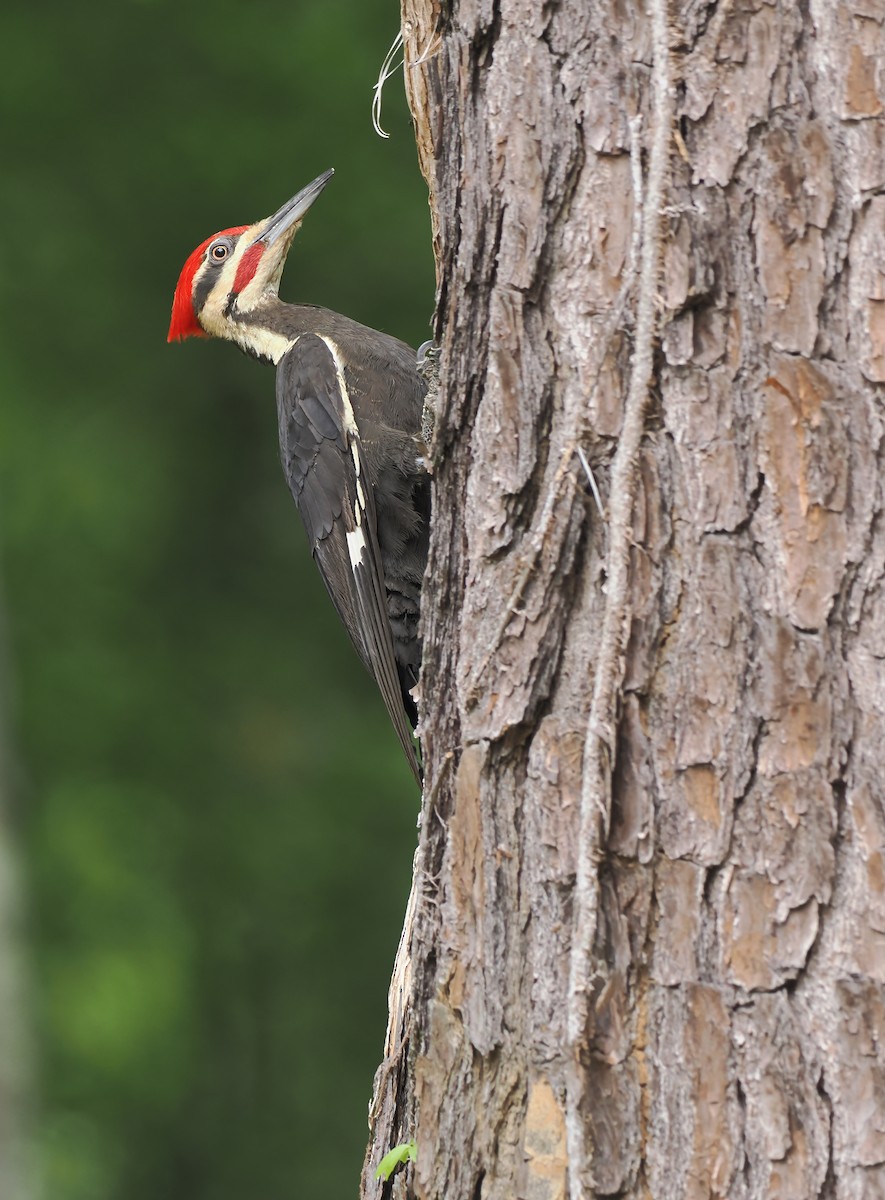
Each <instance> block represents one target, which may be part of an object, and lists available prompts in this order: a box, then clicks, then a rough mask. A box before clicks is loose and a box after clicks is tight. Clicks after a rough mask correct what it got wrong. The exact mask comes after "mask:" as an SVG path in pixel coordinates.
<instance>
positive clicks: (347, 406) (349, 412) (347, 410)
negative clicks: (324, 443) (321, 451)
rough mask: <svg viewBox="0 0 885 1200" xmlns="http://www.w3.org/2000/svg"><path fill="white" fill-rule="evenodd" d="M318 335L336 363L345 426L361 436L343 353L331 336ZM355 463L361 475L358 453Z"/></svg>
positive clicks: (354, 434) (356, 435)
mask: <svg viewBox="0 0 885 1200" xmlns="http://www.w3.org/2000/svg"><path fill="white" fill-rule="evenodd" d="M317 337H318V338H319V339H320V341H321V342H325V343H326V346H327V347H328V350H329V353H330V354H331V355H332V361H333V362H334V363H335V375H336V377H337V379H338V388H339V390H340V392H341V402H342V404H343V406H344V428H345V429H346V430H347V432H348V433H349V434H350V435H351V437H359V435H360V431H359V430H358V429H357V425H356V417H355V416H354V415H353V405H352V404H351V403H350V396H348V394H347V384H346V383H345V382H344V367H343V366H342V365H341V355H340V353H339V351H338V347H337V346H336V345H335V343H334V342H333V341H332V339H331V338H328V337H323V335H322V334H321V333H318V334H317ZM353 463H354V466H355V467H356V473H357V475H359V473H360V469H359V465H358V463H357V457H356V455H354V459H353Z"/></svg>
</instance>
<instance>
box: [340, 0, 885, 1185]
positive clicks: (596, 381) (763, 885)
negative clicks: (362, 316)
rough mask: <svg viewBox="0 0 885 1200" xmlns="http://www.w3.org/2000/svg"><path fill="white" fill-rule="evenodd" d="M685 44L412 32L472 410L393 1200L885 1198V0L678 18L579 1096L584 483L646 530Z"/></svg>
mask: <svg viewBox="0 0 885 1200" xmlns="http://www.w3.org/2000/svg"><path fill="white" fill-rule="evenodd" d="M652 11H653V9H652V7H651V5H649V6H648V7H646V6H644V5H642V4H640V3H634V2H633V0H626V2H625V0H596V2H594V3H593V4H592V5H591V4H586V3H584V2H583V0H553V2H552V3H548V4H538V3H536V2H535V0H532V2H531V3H528V2H526V0H444V2H443V0H404V10H403V20H404V25H403V28H404V32H405V47H406V61H407V64H417V65H411V66H409V65H407V67H406V80H407V85H408V88H409V94H410V103H411V107H412V111H413V114H414V116H415V120H416V133H417V139H418V149H419V156H420V160H421V164H422V169H423V170H424V173H425V176H426V178H427V181H428V185H429V188H430V194H431V210H432V213H433V221H434V241H435V249H436V253H437V264H438V280H439V283H438V296H437V337H438V340H441V341H442V344H443V357H442V362H443V379H442V387H441V393H442V394H441V411H440V413H439V416H438V420H437V446H436V456H437V460H438V466H437V469H436V475H435V497H434V529H433V541H432V547H431V563H430V568H429V571H428V580H429V583H428V586H427V595H428V598H429V603H428V605H427V606H426V612H425V625H426V628H425V656H426V666H425V673H424V685H423V686H424V692H425V695H424V711H425V722H426V726H427V728H426V731H425V737H424V746H425V754H426V762H427V786H426V796H425V813H424V821H423V825H422V831H421V841H420V845H419V850H418V855H417V858H416V885H415V889H414V893H413V902H414V916H413V919H412V921H411V923H410V925H409V927H408V940H407V945H406V946H405V950H406V951H407V953H404V954H403V955H402V956H401V959H400V965H401V966H402V967H403V968H405V969H404V970H403V971H402V972H401V973H400V975H399V976H398V988H397V990H396V991H395V993H394V1000H395V1004H394V1014H393V1020H392V1026H391V1031H390V1039H389V1043H388V1048H387V1058H386V1060H385V1063H384V1066H383V1068H382V1069H381V1071H380V1072H379V1075H378V1078H377V1081H376V1083H377V1086H376V1095H375V1101H374V1105H373V1110H372V1143H371V1145H370V1148H369V1152H368V1156H367V1169H366V1172H365V1175H364V1180H363V1192H362V1194H363V1195H364V1196H366V1197H369V1196H371V1197H376V1196H382V1195H384V1196H392V1197H397V1198H398V1200H403V1198H405V1197H415V1198H419V1197H420V1198H421V1200H513V1198H514V1197H517V1198H520V1200H522V1198H525V1200H555V1198H556V1200H565V1198H566V1197H569V1200H577V1197H578V1196H579V1195H580V1194H581V1193H583V1195H584V1196H586V1197H601V1196H610V1195H620V1196H624V1197H630V1198H634V1197H635V1198H636V1200H639V1198H640V1197H649V1196H652V1197H655V1200H684V1198H689V1200H706V1198H707V1197H729V1198H734V1200H754V1198H756V1197H779V1198H791V1197H795V1198H796V1200H808V1198H810V1197H825V1198H829V1200H837V1198H838V1200H861V1198H862V1200H872V1198H874V1197H878V1196H885V1050H883V1046H885V986H883V985H885V863H883V848H885V749H883V747H885V582H883V579H885V521H883V520H882V508H883V490H882V485H881V483H880V480H881V478H882V459H883V442H882V413H883V398H885V397H883V388H882V385H883V383H885V285H883V282H882V281H883V279H885V205H883V203H882V196H881V195H880V194H879V193H881V192H885V82H883V80H885V74H883V65H885V64H883V46H885V3H883V0H854V3H839V4H836V3H832V2H831V0H826V3H825V2H824V0H809V2H808V3H806V4H803V5H801V6H800V5H795V4H792V3H787V2H786V0H781V2H776V0H771V2H766V0H718V3H716V2H712V0H711V2H709V3H708V2H704V0H701V2H700V3H699V2H698V0H673V2H671V3H670V4H669V10H668V15H669V27H668V35H669V36H668V41H669V52H670V60H671V76H672V80H673V87H674V90H673V93H672V94H673V103H674V109H675V111H674V121H673V126H672V138H671V141H670V146H669V164H668V165H669V171H670V181H669V184H668V188H667V195H666V207H665V210H664V212H663V214H662V221H663V226H662V232H663V234H664V237H663V243H662V255H663V269H662V271H661V273H660V282H659V289H658V291H659V294H658V297H657V304H658V306H659V315H658V329H659V340H658V344H657V350H656V355H655V364H654V373H655V389H654V400H653V406H652V411H651V412H650V413H649V419H648V423H647V427H646V436H645V438H644V440H643V442H642V448H641V451H640V454H639V459H638V476H637V484H638V486H637V492H636V497H635V501H634V503H633V505H632V513H631V514H630V524H631V525H632V545H631V548H630V558H629V572H628V596H627V610H628V612H629V614H630V618H629V629H628V636H627V638H626V645H625V647H624V649H623V658H622V678H623V682H622V684H621V688H620V702H619V705H618V706H617V710H616V711H615V710H613V712H612V717H613V719H614V720H615V721H616V729H615V730H613V735H612V736H613V741H614V756H613V764H612V766H613V774H612V778H611V822H610V828H609V830H608V833H607V837H605V838H604V840H603V841H602V844H601V845H600V847H599V855H598V868H597V880H598V887H597V900H596V904H595V908H594V913H593V917H594V921H595V928H594V937H593V942H592V945H591V946H590V949H589V954H590V958H589V965H590V970H589V972H588V980H589V987H588V988H587V989H586V992H585V993H584V996H585V1000H586V1007H585V1008H584V1011H583V1013H582V1017H583V1018H584V1019H583V1020H582V1022H581V1023H580V1028H578V1029H577V1030H576V1031H575V1033H576V1040H577V1049H578V1056H577V1060H575V1058H574V1056H573V1054H572V1046H571V1044H570V1039H569V1036H568V1028H567V1016H568V997H569V961H570V955H571V953H572V950H573V942H572V931H573V928H574V921H575V915H576V899H575V883H576V875H577V873H578V870H579V867H580V864H581V861H582V854H586V852H587V847H586V844H584V845H582V842H581V837H580V807H581V796H582V790H583V789H584V788H585V786H586V785H585V779H584V763H585V758H586V755H587V743H586V737H585V735H586V731H587V723H588V717H589V709H590V701H591V696H592V694H593V688H594V682H595V678H596V676H595V671H596V667H597V664H598V662H599V657H600V639H601V635H602V626H603V621H604V613H605V607H606V588H607V587H610V586H611V580H610V579H609V578H608V577H607V576H606V573H605V564H606V561H607V556H608V554H609V544H608V542H609V538H613V537H614V532H613V528H612V526H611V525H609V526H607V525H605V524H603V522H601V521H600V519H599V518H598V516H597V515H596V513H595V510H594V508H593V506H592V501H590V500H589V498H588V497H587V495H586V494H585V485H584V480H583V475H582V472H581V469H580V467H579V465H578V463H577V459H576V456H575V453H574V448H575V445H576V443H577V444H580V445H581V447H582V448H583V450H584V451H585V452H586V454H587V457H588V459H589V461H590V462H591V464H592V466H593V470H594V473H595V475H596V478H597V479H598V481H599V483H600V488H601V491H602V494H603V497H604V499H605V500H606V502H607V504H608V505H609V511H611V504H612V500H613V495H612V462H613V459H614V456H615V455H616V452H617V446H618V442H619V439H620V438H621V437H622V436H623V430H624V425H625V399H626V397H627V395H628V392H629V384H630V378H631V362H632V360H633V357H634V355H635V354H636V350H637V344H638V343H639V341H640V330H639V328H638V327H637V325H636V324H635V316H634V314H635V312H636V301H637V283H636V274H635V271H634V270H633V263H634V261H635V257H636V247H635V244H634V230H635V228H636V225H637V222H638V220H639V217H640V214H639V213H638V212H637V211H636V207H637V206H636V201H635V195H636V183H635V180H636V175H637V170H636V168H637V166H641V168H642V178H643V179H646V178H647V176H648V172H649V167H650V162H649V157H648V154H649V146H650V141H649V138H650V136H651V134H652V132H653V130H654V128H655V123H654V120H653V117H652V104H653V87H652V69H653V60H654V55H653V48H652V47H653V44H652ZM419 59H420V60H421V61H420V62H419ZM637 151H639V153H637ZM640 158H641V162H640ZM397 997H401V999H400V1000H398V999H397ZM573 1011H574V1010H573ZM575 1062H576V1064H577V1065H576V1067H574V1066H573V1064H574V1063H575ZM570 1071H574V1072H575V1074H574V1076H573V1077H570V1074H569V1072H570ZM570 1082H571V1083H572V1096H573V1098H574V1097H575V1096H577V1117H576V1126H575V1128H576V1129H577V1131H578V1140H579V1143H581V1153H580V1154H579V1155H576V1154H574V1153H573V1154H571V1155H570V1153H569V1138H568V1096H569V1083H570ZM409 1138H414V1139H415V1141H416V1143H417V1147H418V1159H417V1163H415V1164H414V1165H412V1166H409V1167H407V1168H405V1169H401V1170H400V1171H399V1172H397V1174H395V1175H394V1176H393V1178H392V1179H391V1180H390V1182H389V1183H388V1184H386V1185H382V1184H381V1183H379V1182H377V1181H375V1180H374V1178H373V1169H374V1166H375V1165H376V1164H377V1162H378V1160H379V1159H380V1157H381V1155H382V1154H383V1153H384V1152H385V1151H386V1150H388V1149H389V1148H390V1147H391V1146H393V1145H395V1144H397V1143H399V1142H404V1141H407V1140H408V1139H409ZM570 1158H571V1162H570V1161H569V1160H570ZM576 1159H578V1160H579V1161H576Z"/></svg>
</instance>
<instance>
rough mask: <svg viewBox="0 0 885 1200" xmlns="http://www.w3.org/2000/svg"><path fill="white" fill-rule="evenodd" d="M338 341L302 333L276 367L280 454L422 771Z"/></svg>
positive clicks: (351, 628)
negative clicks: (333, 343) (336, 347)
mask: <svg viewBox="0 0 885 1200" xmlns="http://www.w3.org/2000/svg"><path fill="white" fill-rule="evenodd" d="M343 375H344V373H343V371H341V370H340V364H339V363H337V362H336V359H335V354H334V348H333V347H332V346H331V345H330V344H329V342H328V341H327V339H325V338H323V337H320V336H318V335H316V334H303V335H302V336H301V337H299V338H298V339H297V340H296V341H295V343H294V345H293V346H292V348H291V349H290V350H289V351H288V352H287V353H286V354H285V355H284V356H283V357H282V358H281V359H280V362H279V364H278V366H277V413H278V416H279V428H280V457H281V459H282V464H283V471H284V472H285V475H286V480H287V482H288V484H289V488H290V491H291V492H292V496H293V497H294V500H295V503H296V504H297V506H298V511H299V512H300V513H301V518H302V520H303V522H304V527H305V529H306V531H307V536H308V539H309V541H310V547H311V550H312V552H313V555H314V558H315V560H316V563H317V566H318V567H319V570H320V574H321V575H322V577H323V581H324V583H325V585H326V588H327V590H328V592H329V595H330V597H331V599H332V602H333V604H334V605H335V608H336V609H337V611H338V615H339V616H340V617H341V620H342V621H343V622H344V625H345V627H346V628H347V631H348V633H349V634H350V637H351V640H352V641H353V644H354V646H355V647H356V650H357V653H358V654H359V656H360V658H361V659H362V660H363V663H364V664H365V666H366V667H367V668H368V670H369V672H370V673H371V675H372V676H373V677H374V679H375V682H376V683H377V685H378V688H379V690H380V692H381V696H382V698H383V700H384V703H385V705H386V707H387V711H388V713H389V715H390V719H391V721H392V722H393V726H394V729H395V730H396V733H397V736H398V738H399V741H400V744H401V745H402V748H403V751H404V752H405V755H406V758H407V759H408V762H409V765H410V766H411V768H412V770H413V771H414V773H415V777H416V779H418V781H419V783H420V779H421V773H420V768H419V766H418V760H417V757H416V754H415V746H414V742H413V740H412V731H411V726H410V723H409V721H408V718H407V716H406V712H405V707H404V703H403V696H402V691H401V685H400V679H399V673H398V671H397V666H396V659H395V657H394V649H393V637H392V634H391V628H390V616H389V613H388V596H387V591H386V587H385V579H384V568H383V564H382V558H381V550H380V547H379V544H378V532H377V519H376V514H375V500H374V494H373V488H372V481H371V480H370V479H369V478H368V475H367V469H366V459H365V455H364V453H363V449H362V445H361V442H360V437H359V433H358V431H357V427H356V421H355V419H354V415H353V410H352V408H351V405H350V399H349V397H348V395H347V392H346V390H345V385H344V382H343Z"/></svg>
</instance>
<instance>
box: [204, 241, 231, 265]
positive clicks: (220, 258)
mask: <svg viewBox="0 0 885 1200" xmlns="http://www.w3.org/2000/svg"><path fill="white" fill-rule="evenodd" d="M227 254H228V247H227V246H226V245H225V244H224V242H216V244H215V245H214V246H210V247H209V257H210V258H211V259H212V261H213V262H224V260H225V259H226V258H227Z"/></svg>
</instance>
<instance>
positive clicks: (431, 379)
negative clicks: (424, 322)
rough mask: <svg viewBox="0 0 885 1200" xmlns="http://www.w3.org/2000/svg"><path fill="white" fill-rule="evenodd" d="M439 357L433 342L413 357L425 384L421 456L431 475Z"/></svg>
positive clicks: (422, 346) (437, 347) (426, 344)
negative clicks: (422, 451) (423, 447)
mask: <svg viewBox="0 0 885 1200" xmlns="http://www.w3.org/2000/svg"><path fill="white" fill-rule="evenodd" d="M439 355H440V348H439V346H437V345H435V344H434V343H433V342H423V343H422V344H421V345H420V346H419V347H418V353H417V354H416V355H415V366H416V368H417V371H418V374H419V375H420V376H421V378H422V379H423V380H424V382H425V383H426V384H427V392H426V394H425V396H424V408H423V409H422V412H421V441H422V442H423V443H424V446H425V447H426V448H427V449H426V453H425V454H424V455H423V458H424V466H425V469H426V470H427V471H429V472H430V473H431V474H432V473H433V470H432V465H433V455H432V454H431V452H430V448H431V447H432V445H433V434H434V430H435V428H436V402H437V397H438V396H439Z"/></svg>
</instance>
